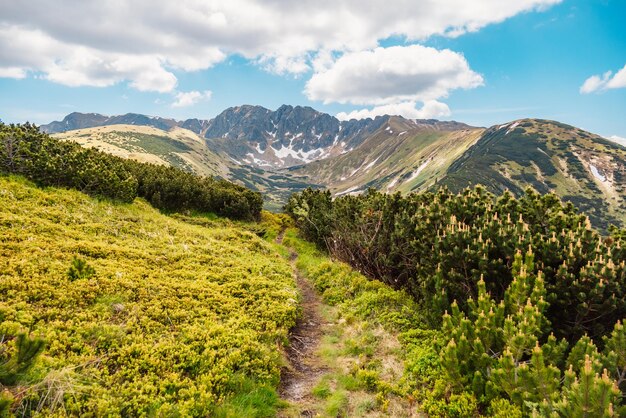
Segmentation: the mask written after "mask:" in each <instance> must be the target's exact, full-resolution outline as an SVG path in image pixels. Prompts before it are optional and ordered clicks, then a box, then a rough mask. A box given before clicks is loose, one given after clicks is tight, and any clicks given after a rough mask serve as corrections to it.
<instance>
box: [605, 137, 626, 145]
mask: <svg viewBox="0 0 626 418" xmlns="http://www.w3.org/2000/svg"><path fill="white" fill-rule="evenodd" d="M607 139H610V140H611V141H613V142H617V143H618V144H620V145H623V146H625V147H626V138H622V137H621V136H617V135H611V136H610V137H608V138H607Z"/></svg>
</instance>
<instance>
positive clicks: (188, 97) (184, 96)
mask: <svg viewBox="0 0 626 418" xmlns="http://www.w3.org/2000/svg"><path fill="white" fill-rule="evenodd" d="M212 94H213V93H212V92H211V91H210V90H205V91H195V90H194V91H186V92H183V91H181V92H178V93H176V94H175V95H174V98H175V99H176V101H174V102H173V103H172V107H188V106H193V105H195V104H197V103H199V102H201V101H203V100H209V99H211V95H212Z"/></svg>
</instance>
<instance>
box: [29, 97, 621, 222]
mask: <svg viewBox="0 0 626 418" xmlns="http://www.w3.org/2000/svg"><path fill="white" fill-rule="evenodd" d="M40 128H41V129H42V130H43V131H45V132H48V133H50V134H53V135H54V136H56V137H58V138H60V139H63V140H73V141H77V142H79V143H81V144H82V145H83V146H87V147H96V148H99V149H102V150H103V151H106V152H110V153H113V154H116V155H120V156H122V157H126V158H135V159H138V160H141V161H148V162H153V163H158V164H172V165H175V166H178V167H181V168H183V169H185V170H188V171H193V172H196V173H198V174H201V175H215V176H219V177H223V178H227V179H230V180H234V181H237V182H239V183H241V184H244V185H246V186H248V187H251V188H253V189H256V190H259V191H261V192H263V193H264V194H265V196H266V199H267V204H266V206H267V207H268V208H269V209H278V208H280V206H282V204H284V203H285V201H286V199H287V198H288V196H289V195H290V194H291V193H292V192H294V191H299V190H302V189H304V188H306V187H324V188H328V189H330V190H331V191H332V192H333V194H334V195H344V194H351V193H361V192H363V191H365V190H366V189H367V188H369V187H374V188H377V189H380V190H384V191H388V192H396V191H399V192H403V193H407V192H412V191H423V190H428V189H434V188H436V187H440V186H446V187H448V188H450V189H451V190H453V191H459V190H462V189H463V188H464V187H467V186H472V185H475V184H483V185H484V186H486V187H487V189H488V190H490V191H492V192H496V193H500V192H502V191H503V190H507V189H508V190H510V191H511V192H513V193H514V194H516V195H519V194H520V193H523V190H524V189H525V188H526V187H528V186H532V187H533V188H535V189H536V190H538V191H539V192H542V193H546V192H554V193H556V194H557V195H558V196H559V197H560V198H561V199H563V200H565V201H570V202H572V203H573V204H574V205H576V206H577V207H578V208H579V209H581V210H583V211H585V212H586V213H587V214H588V215H589V217H590V219H591V221H592V223H593V224H594V225H596V226H597V227H598V228H600V229H602V230H606V229H607V228H608V226H609V225H610V224H616V225H622V226H623V225H625V224H626V147H624V146H622V145H620V144H618V143H616V142H613V141H610V140H607V139H605V138H603V137H601V136H598V135H595V134H592V133H590V132H586V131H584V130H581V129H578V128H576V127H573V126H570V125H566V124H563V123H560V122H556V121H549V120H542V119H520V120H515V121H511V122H509V123H506V124H502V125H496V126H492V127H489V128H484V127H473V126H469V125H466V124H464V123H460V122H450V121H437V120H430V119H429V120H410V119H405V118H403V117H400V116H379V117H376V118H375V119H361V120H356V119H353V120H349V121H340V120H338V119H337V118H335V117H333V116H331V115H328V114H325V113H322V112H318V111H316V110H314V109H312V108H310V107H301V106H295V107H293V106H288V105H283V106H281V107H280V108H278V109H277V110H275V111H272V110H269V109H266V108H264V107H261V106H250V105H244V106H238V107H232V108H229V109H226V110H225V111H224V112H222V113H221V114H219V115H218V116H216V117H215V118H213V119H210V120H202V119H188V120H185V121H176V120H173V119H166V118H160V117H151V116H145V115H140V114H133V113H129V114H125V115H120V116H104V115H100V114H94V113H72V114H69V115H68V116H66V117H65V118H64V119H63V120H62V121H55V122H52V123H50V124H47V125H43V126H41V127H40Z"/></svg>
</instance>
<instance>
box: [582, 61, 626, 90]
mask: <svg viewBox="0 0 626 418" xmlns="http://www.w3.org/2000/svg"><path fill="white" fill-rule="evenodd" d="M620 88H626V65H624V68H622V69H621V70H619V71H618V72H617V73H615V75H613V72H612V71H607V72H605V73H604V74H602V75H592V76H591V77H589V78H588V79H586V80H585V82H584V83H583V85H582V86H580V92H581V93H582V94H589V93H593V92H596V91H602V90H608V89H620Z"/></svg>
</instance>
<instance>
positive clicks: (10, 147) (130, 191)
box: [0, 122, 263, 219]
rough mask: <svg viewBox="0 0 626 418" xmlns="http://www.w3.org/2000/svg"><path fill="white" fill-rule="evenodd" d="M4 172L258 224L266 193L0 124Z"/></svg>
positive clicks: (27, 128) (126, 199) (0, 162)
mask: <svg viewBox="0 0 626 418" xmlns="http://www.w3.org/2000/svg"><path fill="white" fill-rule="evenodd" d="M0 172H2V173H5V174H19V175H22V176H24V177H26V178H28V179H30V180H32V181H34V182H36V183H37V184H39V185H42V186H56V187H67V188H72V189H76V190H80V191H82V192H84V193H87V194H90V195H93V196H101V197H106V198H110V199H114V200H119V201H122V202H132V201H133V199H135V197H142V198H144V199H146V200H147V201H148V202H150V203H151V204H152V205H153V206H154V207H156V208H159V209H162V210H167V211H198V212H212V213H215V214H218V215H221V216H226V217H230V218H233V219H257V218H258V217H259V216H260V212H261V209H262V206H263V198H262V196H261V194H260V193H258V192H254V191H252V190H249V189H247V188H245V187H243V186H239V185H236V184H233V183H231V182H228V181H225V180H221V179H215V178H211V177H200V176H196V175H194V174H192V173H187V172H185V171H182V170H180V169H178V168H174V167H168V166H160V165H155V164H146V163H139V162H136V161H132V160H127V159H123V158H119V157H116V156H113V155H110V154H107V153H104V152H101V151H98V150H94V149H87V148H83V147H81V146H80V145H79V144H77V143H74V142H67V141H59V140H57V139H55V138H52V137H50V136H49V135H47V134H45V133H42V132H40V131H39V129H38V128H37V127H36V126H35V125H32V124H29V123H26V124H23V125H13V124H11V125H6V124H3V123H1V122H0Z"/></svg>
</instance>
